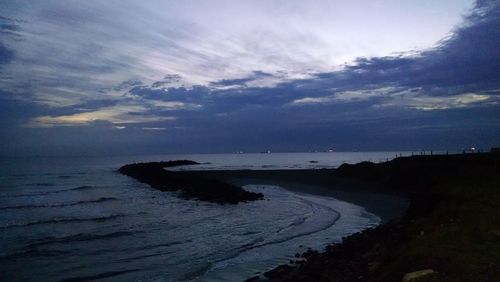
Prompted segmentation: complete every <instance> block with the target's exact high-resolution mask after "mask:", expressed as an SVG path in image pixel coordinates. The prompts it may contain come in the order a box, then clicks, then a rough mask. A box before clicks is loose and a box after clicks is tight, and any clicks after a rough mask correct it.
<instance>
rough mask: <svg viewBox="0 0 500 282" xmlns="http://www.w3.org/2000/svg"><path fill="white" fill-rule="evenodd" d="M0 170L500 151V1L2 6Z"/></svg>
mask: <svg viewBox="0 0 500 282" xmlns="http://www.w3.org/2000/svg"><path fill="white" fill-rule="evenodd" d="M0 85H1V88H0V123H1V127H0V137H1V139H2V142H1V144H0V155H19V154H26V155H30V154H39V155H68V154H69V155H88V154H103V153H107V154H123V153H175V152H178V153H184V152H233V151H240V150H243V151H262V150H267V149H270V150H273V151H308V150H325V149H329V148H335V149H337V150H419V149H424V148H425V149H434V150H436V149H449V150H455V149H461V148H464V147H470V146H476V147H482V148H484V149H487V148H489V147H491V146H500V106H499V102H500V99H499V94H500V3H499V2H498V1H496V0H478V1H472V0H447V1H432V0H419V1H416V0H415V1H399V0H386V1H383V0H379V1H373V0H330V1H328V0H323V1H305V0H304V1H296V0H293V1H285V0H282V1H275V0H267V1H264V0H256V1H250V0H249V1H243V0H242V1H229V0H226V1H224V0H206V1H202V0H186V1H160V0H158V1H153V0H146V1H123V0H120V1H118V0H116V1H112V0H106V1H101V0H99V1H98V0H91V1H71V0H68V1H52V0H47V1H28V0H26V1H22V0H21V1H3V2H1V3H0Z"/></svg>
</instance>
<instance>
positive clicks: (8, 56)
mask: <svg viewBox="0 0 500 282" xmlns="http://www.w3.org/2000/svg"><path fill="white" fill-rule="evenodd" d="M12 58H14V51H13V50H11V49H9V48H7V47H5V45H4V44H3V43H2V42H0V67H1V66H2V65H4V64H8V63H9V62H10V61H11V60H12Z"/></svg>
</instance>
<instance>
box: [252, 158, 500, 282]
mask: <svg viewBox="0 0 500 282" xmlns="http://www.w3.org/2000/svg"><path fill="white" fill-rule="evenodd" d="M335 174H336V175H337V176H340V177H346V178H355V179H360V180H364V181H372V182H373V183H377V184H379V188H377V191H388V192H393V193H396V194H401V193H402V194H406V195H409V197H410V199H411V203H410V207H409V209H408V210H407V212H406V213H405V215H404V217H403V218H401V219H400V220H399V221H392V222H388V223H386V224H382V225H380V226H378V227H376V228H372V229H367V230H365V231H363V232H360V233H356V234H353V235H351V236H349V237H347V238H345V239H344V240H343V241H342V242H341V243H339V244H334V245H330V246H329V247H327V249H326V251H325V252H322V253H318V252H306V253H304V254H302V257H304V258H306V260H305V261H301V262H299V263H298V264H295V265H281V266H279V267H276V268H274V269H273V270H271V271H269V272H267V273H265V274H264V275H265V276H266V278H267V279H270V280H272V281H402V280H403V281H417V280H415V279H420V280H418V281H497V280H498V281H500V267H498V261H500V245H499V244H498V242H499V241H500V229H497V228H498V227H500V219H499V217H498V203H499V202H500V189H499V188H500V185H499V184H500V154H494V153H482V154H462V155H449V156H448V155H435V156H415V157H403V158H397V159H395V160H392V161H390V162H386V163H381V164H374V163H368V162H364V163H359V164H355V165H342V166H341V167H339V168H338V169H337V170H336V171H335ZM478 214H480V215H481V216H480V217H477V215H478ZM485 250H488V251H485ZM410 277H417V278H410ZM259 279H260V277H258V276H256V277H252V278H250V279H248V280H249V281H256V280H259ZM421 279H423V280H421Z"/></svg>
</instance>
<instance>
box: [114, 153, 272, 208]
mask: <svg viewBox="0 0 500 282" xmlns="http://www.w3.org/2000/svg"><path fill="white" fill-rule="evenodd" d="M196 164H198V163H197V162H193V161H188V160H178V161H167V162H149V163H134V164H127V165H124V166H122V167H121V168H120V169H119V170H118V171H119V172H120V173H122V174H125V175H127V176H130V177H132V178H135V179H136V180H138V181H140V182H142V183H146V184H149V185H150V186H151V187H153V188H155V189H158V190H161V191H180V192H181V197H183V198H185V199H197V200H200V201H207V202H212V203H218V204H237V203H240V202H248V201H255V200H259V199H262V198H263V197H264V196H263V195H262V193H253V192H248V191H245V190H244V189H242V188H241V187H238V186H234V185H232V184H229V183H226V182H222V181H219V180H215V179H210V178H206V177H203V176H200V175H197V174H196V173H189V174H181V173H178V172H174V171H168V170H166V169H165V168H168V167H174V166H180V165H196Z"/></svg>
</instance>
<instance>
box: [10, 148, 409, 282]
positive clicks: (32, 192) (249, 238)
mask: <svg viewBox="0 0 500 282" xmlns="http://www.w3.org/2000/svg"><path fill="white" fill-rule="evenodd" d="M409 154H411V152H329V153H326V152H325V153H265V154H262V153H259V154H196V155H154V156H149V155H146V156H123V157H33V158H3V159H1V160H0V276H1V278H0V280H2V281H87V280H92V279H96V280H100V279H101V280H105V281H242V280H245V279H247V278H250V277H253V276H256V275H262V274H263V273H264V272H265V271H268V270H270V269H272V268H273V267H276V266H278V265H280V264H286V263H289V262H290V261H291V260H292V261H293V260H297V259H298V258H296V254H297V253H302V252H305V251H307V250H308V249H313V250H318V251H321V250H323V249H324V248H325V247H326V246H327V245H328V244H331V243H335V242H340V241H341V239H342V237H345V236H348V235H350V234H352V233H355V232H358V231H361V230H363V229H366V228H369V227H374V226H376V225H378V224H380V222H381V219H380V217H379V216H377V215H376V214H372V213H370V212H368V211H366V210H365V208H364V207H362V206H358V205H355V204H352V203H349V202H345V201H342V200H341V199H335V198H333V197H329V196H324V195H321V196H320V195H314V194H307V193H302V192H298V191H296V190H293V191H292V190H290V189H287V187H286V185H282V186H275V185H265V184H263V183H259V181H258V180H255V182H254V183H249V184H248V185H245V186H244V189H247V190H249V191H255V192H261V193H263V194H264V198H265V199H264V200H260V201H254V202H249V203H241V204H238V205H219V204H214V203H208V202H201V201H195V200H185V199H181V198H179V197H177V196H178V195H177V194H176V192H160V191H158V190H155V189H152V188H150V187H149V186H148V185H145V184H142V183H139V182H137V181H136V180H134V179H132V178H129V177H127V176H124V175H122V174H120V173H118V172H117V169H118V168H119V167H120V166H122V165H124V164H127V163H133V162H148V161H159V160H165V161H166V160H177V159H188V160H193V161H197V162H199V163H200V165H196V166H183V167H179V168H177V169H178V170H219V169H228V170H230V169H251V170H265V169H323V168H335V167H338V166H339V165H341V164H342V163H358V162H361V161H372V162H383V161H387V160H390V159H393V158H394V157H396V156H399V155H403V156H405V155H409Z"/></svg>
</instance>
